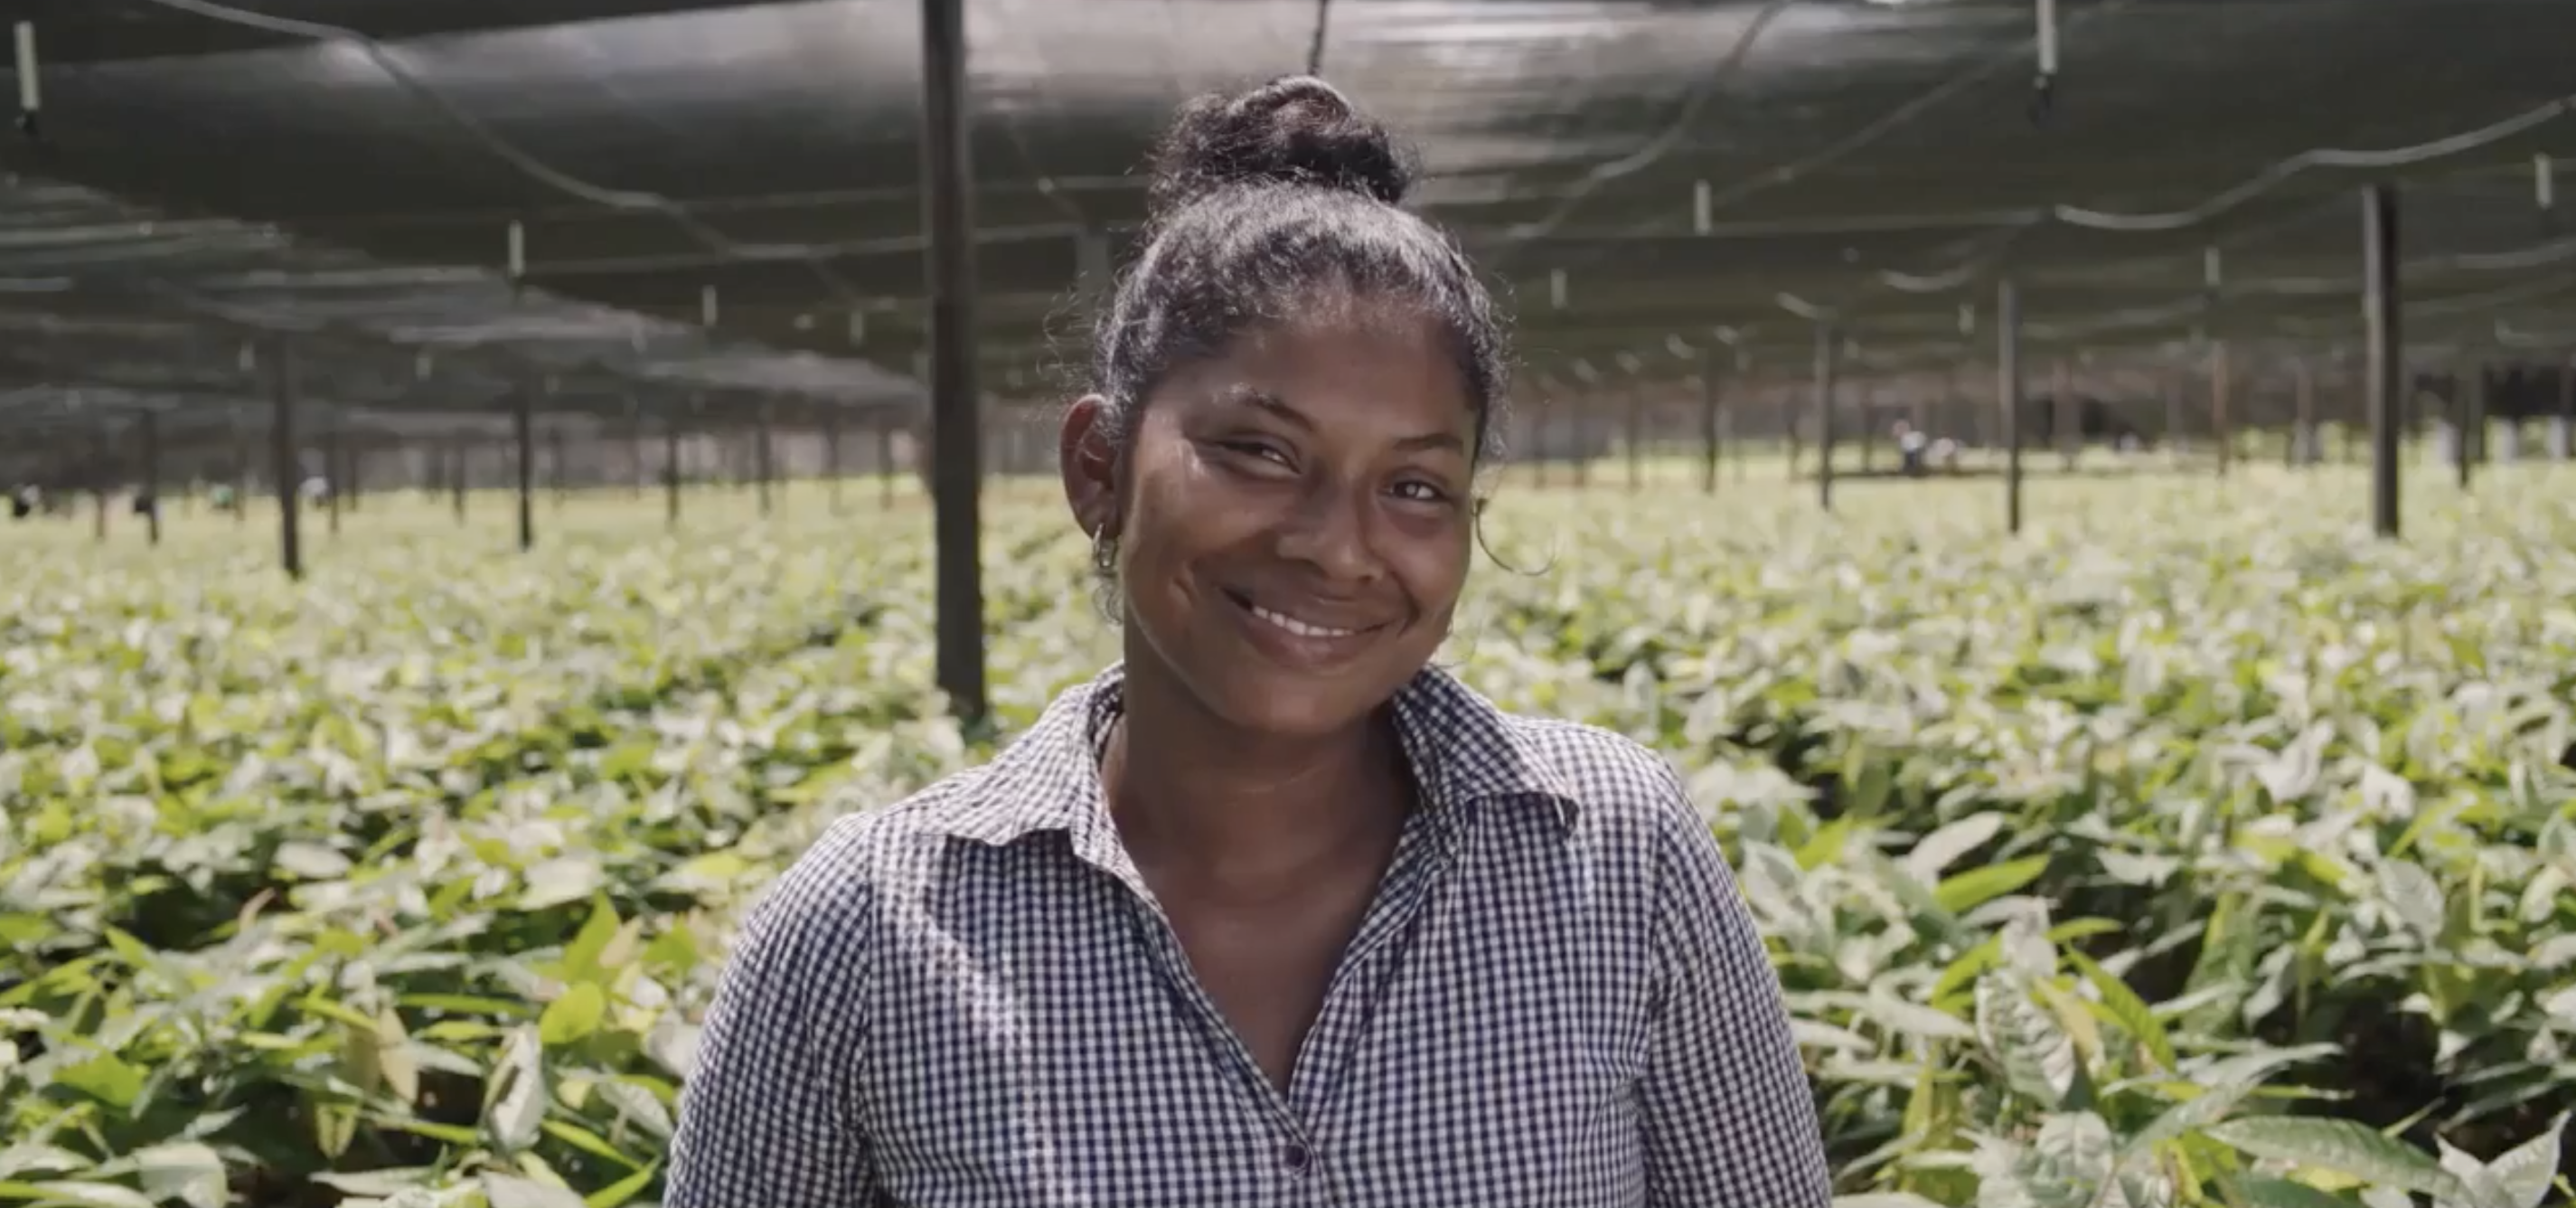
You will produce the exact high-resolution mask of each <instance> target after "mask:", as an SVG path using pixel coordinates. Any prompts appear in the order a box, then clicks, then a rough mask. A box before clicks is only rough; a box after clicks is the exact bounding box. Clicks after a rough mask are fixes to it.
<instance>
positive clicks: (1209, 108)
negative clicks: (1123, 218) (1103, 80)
mask: <svg viewBox="0 0 2576 1208" xmlns="http://www.w3.org/2000/svg"><path fill="white" fill-rule="evenodd" d="M1153 172H1154V179H1153V183H1152V184H1151V185H1149V186H1148V187H1147V189H1146V192H1145V208H1146V211H1147V212H1148V214H1149V215H1151V216H1152V218H1154V219H1155V220H1160V219H1162V218H1163V217H1165V216H1167V215H1170V214H1173V213H1176V212H1178V211H1179V210H1180V209H1181V208H1182V207H1183V206H1186V205H1188V204H1189V203H1191V202H1192V201H1195V200H1197V199H1199V198H1201V197H1204V196H1206V195H1207V194H1209V193H1213V192H1216V191H1217V190H1219V189H1224V188H1229V187H1236V186H1258V185H1264V184H1280V185H1299V186H1306V187H1311V188H1321V189H1337V190H1342V191H1346V192H1351V193H1358V194H1361V195H1364V196H1367V197H1373V198H1375V199H1377V200H1378V201H1381V202H1384V203H1386V204H1388V205H1396V204H1398V203H1400V202H1402V201H1403V200H1404V195H1405V193H1406V192H1407V191H1408V190H1410V189H1411V188H1412V187H1413V170H1412V168H1411V167H1410V166H1409V165H1407V164H1406V163H1405V161H1404V157H1403V156H1402V155H1401V154H1400V153H1399V152H1398V151H1397V150H1396V147H1395V140H1394V138H1393V137H1392V136H1391V135H1389V134H1388V133H1387V131H1386V127H1384V126H1382V125H1379V124H1378V123H1377V122H1376V121H1375V120H1374V119H1371V118H1369V117H1367V116H1365V115H1363V114H1361V113H1360V112H1359V111H1358V110H1356V109H1353V108H1352V107H1351V103H1350V101H1349V99H1347V98H1345V97H1344V96H1343V95H1342V94H1341V92H1340V91H1339V90H1338V89H1335V88H1334V87H1333V86H1332V85H1330V84H1327V83H1325V82H1323V81H1322V80H1319V79H1316V78H1315V77H1313V76H1287V77H1283V78H1280V79H1276V80H1272V81H1270V82H1269V83H1267V84H1263V85H1261V86H1260V87H1258V88H1254V89H1251V90H1250V91H1247V92H1242V93H1237V94H1235V95H1232V96H1223V95H1212V96H1203V97H1200V98H1198V99H1196V100H1193V101H1191V102H1190V103H1189V104H1187V105H1184V106H1183V107H1182V108H1181V113H1180V117H1179V118H1178V119H1177V120H1176V121H1174V122H1173V123H1172V128H1171V130H1170V132H1169V133H1167V134H1165V135H1164V136H1163V140H1162V142H1161V143H1160V144H1159V145H1158V146H1156V148H1155V150H1154V157H1153Z"/></svg>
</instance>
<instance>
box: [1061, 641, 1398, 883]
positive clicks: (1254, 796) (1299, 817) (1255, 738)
mask: <svg viewBox="0 0 2576 1208" xmlns="http://www.w3.org/2000/svg"><path fill="white" fill-rule="evenodd" d="M1124 696H1125V700H1124V709H1123V713H1122V717H1121V724H1120V725H1119V726H1118V727H1117V729H1116V730H1115V731H1114V732H1113V733H1112V734H1111V736H1110V741H1109V746H1108V751H1107V755H1106V758H1105V759H1104V760H1103V761H1102V765H1101V781H1102V784H1103V786H1104V788H1105V790H1106V792H1107V794H1108V800H1109V812H1110V816H1111V818H1112V819H1114V820H1115V821H1116V823H1117V825H1118V830H1119V835H1120V838H1121V839H1122V840H1123V841H1124V842H1125V844H1126V846H1127V850H1128V854H1129V856H1130V857H1131V858H1133V859H1134V860H1135V861H1136V863H1137V865H1138V867H1140V868H1142V869H1144V870H1145V871H1146V872H1147V873H1148V874H1149V875H1153V874H1155V873H1156V872H1157V871H1158V870H1162V871H1164V872H1166V873H1169V874H1177V875H1180V876H1183V877H1186V878H1187V880H1188V882H1189V883H1190V885H1191V887H1192V888H1193V890H1194V891H1212V892H1217V893H1224V894H1228V895H1233V894H1245V895H1254V896H1266V895H1267V894H1269V893H1271V892H1276V891H1277V890H1279V889H1282V888H1287V887H1291V886H1294V885H1295V884H1296V883H1297V881H1298V880H1299V879H1300V878H1301V877H1303V876H1304V875H1305V874H1306V873H1308V872H1309V871H1311V870H1314V869H1316V868H1317V867H1318V866H1320V865H1323V864H1328V863H1331V862H1334V861H1337V860H1339V859H1342V858H1345V857H1349V856H1353V855H1355V854H1357V853H1361V852H1365V851H1375V850H1377V849H1380V848H1382V847H1384V846H1385V845H1386V843H1387V842H1388V841H1390V840H1391V838H1392V836H1393V835H1394V834H1395V832H1396V830H1397V829H1398V828H1399V827H1400V825H1401V823H1402V819H1403V815H1404V811H1405V809H1406V807H1407V805H1408V804H1409V797H1410V794H1409V792H1408V791H1407V788H1406V783H1407V777H1406V774H1405V772H1404V770H1403V755H1402V750H1401V747H1400V746H1399V745H1398V743H1397V741H1396V739H1395V736H1394V733H1393V731H1392V728H1391V727H1390V726H1388V725H1387V724H1386V723H1385V721H1384V720H1383V719H1381V718H1377V717H1363V718H1361V719H1359V720H1358V721H1356V722H1354V723H1353V724H1352V725H1351V726H1349V727H1348V728H1347V729H1345V730H1344V731H1342V732H1339V733H1335V734H1330V735H1320V736H1316V737H1312V738H1295V739H1287V738H1280V737H1277V736H1269V735H1256V734H1247V733H1245V732H1243V731H1242V730H1240V729H1238V728H1236V727H1234V726H1232V725H1229V724H1228V723H1226V722H1225V721H1224V719H1222V718H1219V717H1217V716H1215V715H1213V714H1211V713H1209V712H1208V711H1207V710H1206V709H1205V708H1204V707H1202V706H1201V705H1200V704H1199V702H1198V701H1197V699H1196V698H1195V697H1193V696H1192V695H1191V694H1190V692H1189V690H1188V689H1187V688H1186V687H1185V686H1183V685H1181V684H1180V683H1178V682H1177V681H1175V680H1174V679H1173V678H1171V677H1170V676H1168V675H1166V674H1163V673H1161V672H1160V669H1158V668H1152V667H1139V666H1137V665H1135V664H1133V663H1131V664H1130V669H1129V674H1128V676H1127V679H1126V683H1125V686H1124ZM1139 736H1142V739H1143V740H1142V741H1138V738H1139Z"/></svg>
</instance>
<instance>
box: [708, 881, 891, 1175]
mask: <svg viewBox="0 0 2576 1208" xmlns="http://www.w3.org/2000/svg"><path fill="white" fill-rule="evenodd" d="M851 838H852V836H851V835H850V834H849V833H848V832H847V831H846V830H844V831H841V832H836V833H830V834H827V836H826V838H825V839H824V841H823V842H822V843H819V844H817V845H816V848H815V850H814V851H813V852H810V853H808V854H807V856H806V857H805V858H804V859H803V860H800V861H799V862H798V863H797V864H796V866H795V867H793V868H791V869H790V870H789V871H788V872H787V874H786V875H785V876H783V877H781V878H780V880H779V883H778V885H777V887H776V888H775V889H773V890H772V891H771V893H770V896H769V897H768V898H767V899H765V900H764V901H763V902H762V903H761V904H760V905H759V906H757V907H755V908H754V909H753V910H752V912H751V915H750V917H749V918H748V919H747V920H746V921H745V922H744V925H743V930H742V932H741V935H740V937H739V938H738V939H737V940H736V942H735V944H734V947H733V950H732V954H731V956H730V958H729V959H728V960H727V963H726V965H725V971H724V975H723V979H722V981H721V982H720V983H719V985H718V988H717V991H716V1000H715V1004H714V1006H713V1007H712V1008H711V1009H710V1010H709V1011H708V1013H707V1018H706V1024H705V1027H704V1029H703V1031H701V1033H700V1034H699V1038H698V1055H697V1062H696V1066H695V1068H694V1069H692V1070H690V1071H689V1075H688V1078H687V1080H686V1082H685V1083H684V1084H683V1086H682V1089H681V1097H680V1119H679V1128H678V1131H677V1133H676V1135H674V1136H673V1138H672V1141H671V1165H670V1177H669V1180H668V1185H667V1187H666V1189H665V1191H666V1194H665V1197H664V1200H663V1204H664V1208H868V1206H869V1205H872V1204H874V1203H875V1199H876V1188H875V1180H874V1176H873V1173H872V1170H871V1166H870V1162H869V1153H868V1143H867V1138H866V1136H865V1135H863V1134H862V1132H861V1131H860V1130H859V1128H858V1127H857V1125H856V1123H855V1122H854V1120H853V1112H852V1111H851V1109H850V1101H851V1093H850V1091H851V1087H852V1086H853V1083H854V1078H855V1075H856V1073H857V1070H858V1068H859V1067H858V1061H859V1054H860V1052H861V1049H862V1041H863V1040H864V1027H865V1024H864V1016H863V1014H862V1013H861V1011H860V1010H859V1009H858V1006H857V1004H858V1003H859V1002H860V1000H861V998H862V995H861V994H859V993H858V990H857V987H859V986H861V985H864V984H865V981H866V978H867V976H868V973H869V968H870V965H871V963H872V959H871V958H872V955H873V954H872V952H871V951H870V948H871V944H870V942H869V940H868V938H867V937H868V936H869V935H870V933H871V930H872V929H871V928H870V927H869V926H867V925H866V917H865V915H866V913H867V908H866V902H867V900H868V895H867V894H866V892H865V889H864V881H863V879H862V878H861V877H860V876H859V875H857V874H858V869H857V868H856V866H855V865H856V861H854V860H852V859H851V858H850V849H851V848H852V847H853V846H854V845H853V844H852V843H851V842H850V840H851Z"/></svg>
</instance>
